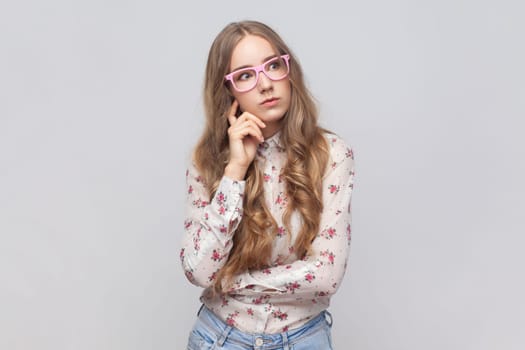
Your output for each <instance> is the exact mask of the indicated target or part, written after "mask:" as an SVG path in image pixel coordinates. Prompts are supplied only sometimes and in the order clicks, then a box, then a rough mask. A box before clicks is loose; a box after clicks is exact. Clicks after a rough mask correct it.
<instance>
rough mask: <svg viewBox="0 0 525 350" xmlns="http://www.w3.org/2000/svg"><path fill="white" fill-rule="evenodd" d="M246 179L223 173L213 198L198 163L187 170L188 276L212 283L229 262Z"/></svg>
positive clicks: (196, 281)
mask: <svg viewBox="0 0 525 350" xmlns="http://www.w3.org/2000/svg"><path fill="white" fill-rule="evenodd" d="M244 186H245V182H244V181H238V180H233V179H230V178H229V177H227V176H224V177H223V178H222V179H221V182H220V184H219V187H218V188H217V191H216V192H215V195H214V196H213V198H211V199H210V196H209V193H208V191H207V190H206V187H205V185H204V183H203V180H202V177H201V176H200V174H199V173H198V171H197V169H196V167H195V165H194V164H193V163H191V165H190V166H189V168H188V170H187V171H186V190H187V196H186V218H185V221H184V238H183V240H182V249H181V252H180V259H181V263H182V268H183V269H184V273H185V275H186V277H187V278H188V280H189V281H190V282H191V283H193V284H195V285H197V286H200V287H204V288H206V287H209V286H211V285H212V284H213V283H214V281H215V276H216V274H217V271H218V270H219V269H220V268H221V267H222V266H223V265H224V264H225V263H226V261H227V260H228V255H229V253H230V250H231V248H232V238H233V234H234V232H235V230H236V229H237V227H238V225H239V223H240V221H241V219H242V214H243V205H242V203H243V194H244Z"/></svg>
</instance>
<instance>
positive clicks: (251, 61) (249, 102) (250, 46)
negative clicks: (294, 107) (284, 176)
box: [229, 35, 291, 138]
mask: <svg viewBox="0 0 525 350" xmlns="http://www.w3.org/2000/svg"><path fill="white" fill-rule="evenodd" d="M276 56H278V53H277V52H275V50H274V49H273V47H272V46H271V45H270V43H269V42H268V41H267V40H266V39H264V38H261V37H259V36H255V35H247V36H245V37H244V38H242V39H241V41H240V42H239V43H238V44H237V46H235V48H234V49H233V53H232V58H231V61H230V72H233V71H235V70H237V69H239V68H246V67H253V66H259V65H260V64H262V63H264V62H266V61H268V60H269V59H271V58H273V57H276ZM229 88H230V91H231V93H232V94H233V96H234V97H235V99H236V100H237V101H238V102H239V108H240V110H241V111H242V112H249V113H251V114H253V115H255V116H256V117H258V118H259V119H261V120H262V121H263V122H264V123H265V124H266V128H264V129H262V132H263V136H264V137H265V138H268V137H269V136H271V135H273V134H275V133H276V132H277V131H278V130H279V129H280V127H281V120H282V118H283V116H284V115H285V113H286V112H287V111H288V108H289V107H290V97H291V89H290V80H289V78H288V77H286V78H284V79H281V80H277V81H274V80H270V79H269V78H268V77H267V76H266V75H265V74H264V73H263V72H260V73H259V79H258V81H257V84H256V85H255V87H254V88H253V89H251V90H249V91H246V92H239V91H237V90H235V88H234V87H233V86H231V84H230V87H229Z"/></svg>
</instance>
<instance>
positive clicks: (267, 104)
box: [261, 97, 279, 107]
mask: <svg viewBox="0 0 525 350" xmlns="http://www.w3.org/2000/svg"><path fill="white" fill-rule="evenodd" d="M277 103H279V99H278V98H276V97H272V98H269V99H267V100H264V101H263V102H262V103H261V104H262V105H263V106H265V107H273V106H275V105H276V104H277Z"/></svg>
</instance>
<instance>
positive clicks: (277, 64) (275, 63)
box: [268, 61, 281, 70]
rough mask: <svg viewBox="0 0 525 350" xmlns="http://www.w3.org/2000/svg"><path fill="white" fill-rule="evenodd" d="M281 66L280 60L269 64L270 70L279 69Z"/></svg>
mask: <svg viewBox="0 0 525 350" xmlns="http://www.w3.org/2000/svg"><path fill="white" fill-rule="evenodd" d="M279 68H281V62H279V61H275V62H272V63H270V65H269V66H268V70H276V69H279Z"/></svg>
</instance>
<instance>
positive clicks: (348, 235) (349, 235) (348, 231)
mask: <svg viewBox="0 0 525 350" xmlns="http://www.w3.org/2000/svg"><path fill="white" fill-rule="evenodd" d="M346 238H347V239H348V244H350V241H351V240H352V226H351V225H350V224H348V225H346Z"/></svg>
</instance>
